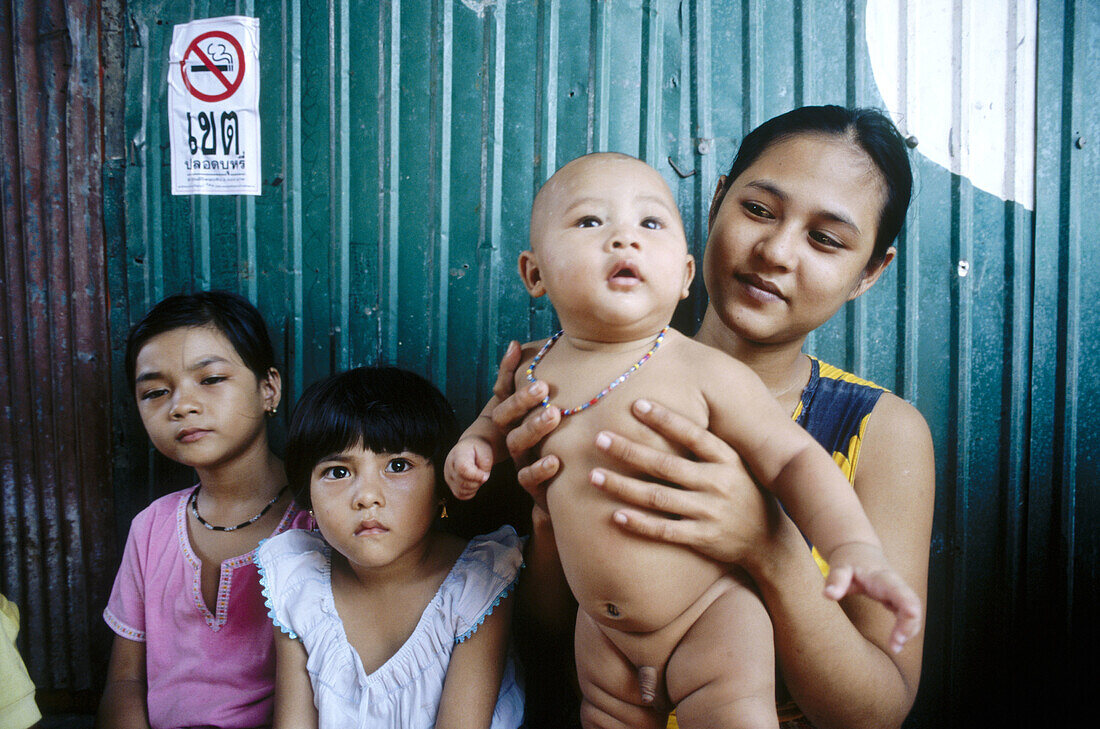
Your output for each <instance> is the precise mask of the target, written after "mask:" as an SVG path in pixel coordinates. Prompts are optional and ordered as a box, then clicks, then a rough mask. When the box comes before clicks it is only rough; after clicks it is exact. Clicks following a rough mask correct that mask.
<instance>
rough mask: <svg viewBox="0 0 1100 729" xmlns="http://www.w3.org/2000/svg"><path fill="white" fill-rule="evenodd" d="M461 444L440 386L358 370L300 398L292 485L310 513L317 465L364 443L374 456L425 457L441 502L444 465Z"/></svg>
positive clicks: (292, 436)
mask: <svg viewBox="0 0 1100 729" xmlns="http://www.w3.org/2000/svg"><path fill="white" fill-rule="evenodd" d="M456 440H458V421H457V420H455V415H454V411H453V410H451V406H450V404H449V403H448V402H447V399H446V398H445V397H443V394H442V393H441V392H440V391H439V390H437V389H436V387H435V385H433V384H432V383H430V382H428V381H427V380H425V379H424V378H423V377H421V376H420V375H417V374H414V373H412V372H408V371H406V370H401V369H397V368H396V367H358V368H356V369H353V370H348V371H347V372H341V373H340V374H337V375H332V376H331V377H327V378H325V379H323V380H321V381H320V382H315V383H314V384H312V385H310V386H309V387H308V388H307V389H306V391H305V392H304V393H302V398H301V399H300V400H299V401H298V404H297V405H296V406H295V408H294V415H293V417H291V419H290V431H289V433H288V434H287V441H286V476H287V482H288V483H289V484H290V489H291V491H292V492H293V493H294V500H295V501H296V502H297V503H298V505H299V506H301V507H302V508H305V509H308V508H310V506H311V501H310V497H309V482H310V474H311V473H312V472H313V468H314V466H316V465H317V464H318V463H319V462H320V461H321V460H322V459H323V458H325V457H327V456H330V455H332V454H334V453H341V452H343V451H345V450H347V449H348V448H351V447H353V446H355V445H356V444H361V445H362V447H363V448H366V449H368V450H371V451H373V452H375V453H401V452H402V451H411V452H413V453H416V454H417V455H420V456H423V457H424V458H427V459H428V460H429V461H430V462H431V464H432V466H433V467H434V468H435V492H436V495H437V496H438V497H440V498H446V497H447V495H448V494H449V493H450V491H449V489H448V488H447V485H446V483H444V481H443V461H444V459H446V458H447V453H448V452H449V451H450V450H451V447H452V446H453V445H454V444H455V441H456Z"/></svg>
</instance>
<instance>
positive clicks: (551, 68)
mask: <svg viewBox="0 0 1100 729" xmlns="http://www.w3.org/2000/svg"><path fill="white" fill-rule="evenodd" d="M539 13H540V18H545V24H546V39H545V42H542V39H540V43H539V48H540V50H541V51H542V53H540V55H539V58H538V63H539V70H540V71H541V72H542V77H543V79H544V84H543V86H542V89H543V93H542V97H541V101H542V104H541V109H542V119H541V120H540V122H539V126H538V129H539V130H540V134H541V142H542V144H541V146H540V147H539V149H538V152H539V154H540V158H541V170H539V169H536V170H535V180H534V187H535V189H538V188H539V186H541V185H542V183H543V182H546V180H548V179H550V175H552V174H554V171H555V170H556V169H557V166H558V54H559V53H560V52H561V50H560V47H559V44H560V32H561V31H560V28H561V0H549V2H543V3H539Z"/></svg>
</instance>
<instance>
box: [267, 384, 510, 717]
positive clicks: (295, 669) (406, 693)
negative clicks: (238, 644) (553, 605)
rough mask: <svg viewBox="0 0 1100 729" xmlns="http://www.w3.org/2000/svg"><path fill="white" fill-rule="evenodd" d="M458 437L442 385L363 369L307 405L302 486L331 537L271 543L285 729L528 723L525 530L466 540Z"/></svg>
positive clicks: (296, 479)
mask: <svg viewBox="0 0 1100 729" xmlns="http://www.w3.org/2000/svg"><path fill="white" fill-rule="evenodd" d="M456 435H457V426H456V424H455V420H454V415H453V413H452V411H451V408H450V406H449V405H448V404H447V401H446V400H445V399H444V398H443V396H442V395H441V394H440V393H439V391H438V390H436V389H435V387H433V386H432V385H431V383H429V382H428V381H427V380H424V379H423V378H421V377H419V376H418V375H415V374H412V373H410V372H405V371H402V370H398V369H393V368H359V369H355V370H351V371H348V372H344V373H342V374H339V375H335V376H333V377H330V378H328V379H326V380H323V381H322V382H319V383H317V384H315V385H314V386H312V387H311V388H309V389H308V390H307V391H306V392H305V394H303V396H302V399H301V401H300V402H299V404H298V406H297V409H296V410H295V413H294V417H293V420H292V422H291V426H290V434H289V437H288V440H287V458H286V469H287V478H288V480H289V482H290V485H291V488H292V489H293V490H294V492H295V500H296V501H297V502H298V503H299V504H300V505H302V506H304V507H308V508H311V509H312V511H313V514H314V518H315V519H316V523H317V526H318V528H319V530H320V533H319V534H318V533H317V532H307V531H302V530H291V531H289V532H286V533H284V534H280V535H278V536H276V537H273V538H271V539H269V540H267V541H265V542H263V543H262V544H261V545H260V549H259V552H258V556H257V559H258V562H259V564H260V570H261V575H262V578H261V579H262V582H263V585H264V595H265V596H266V597H267V601H268V602H267V604H268V607H269V609H270V615H271V618H272V620H273V621H274V623H275V643H276V660H277V665H276V678H275V727H294V728H295V729H299V728H300V727H341V728H347V727H401V728H402V729H415V728H416V727H425V728H427V727H433V726H434V727H439V729H445V728H447V727H493V728H494V729H498V728H499V729H514V728H515V727H518V726H520V724H522V722H523V692H522V689H521V688H520V687H519V685H518V684H517V681H516V675H515V666H514V664H513V661H512V658H511V653H510V648H509V635H508V624H509V619H510V615H511V607H512V601H511V599H509V595H510V593H511V591H512V589H513V587H514V585H515V583H516V579H517V575H518V573H519V570H520V568H521V567H522V565H523V557H522V553H521V548H522V542H521V540H520V539H519V538H518V537H517V536H516V533H515V531H513V530H512V529H511V527H504V528H501V529H499V530H497V531H495V532H493V533H492V534H487V535H484V536H480V537H475V538H474V539H472V540H470V541H469V542H467V541H466V540H464V539H460V538H459V537H456V536H454V535H451V534H448V533H446V532H443V531H440V530H439V529H437V528H433V527H435V526H438V521H439V518H440V517H441V516H443V517H445V515H446V508H445V501H444V498H445V494H446V487H445V486H444V485H443V480H442V473H441V471H442V464H443V459H444V458H445V457H446V454H447V451H448V450H449V448H450V447H451V445H452V444H453V443H454V440H455V437H456Z"/></svg>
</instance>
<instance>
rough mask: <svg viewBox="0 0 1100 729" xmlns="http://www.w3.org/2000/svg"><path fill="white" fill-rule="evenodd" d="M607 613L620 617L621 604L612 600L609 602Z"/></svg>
mask: <svg viewBox="0 0 1100 729" xmlns="http://www.w3.org/2000/svg"><path fill="white" fill-rule="evenodd" d="M607 614H608V615H610V616H611V617H613V618H617V617H619V614H620V613H619V606H618V605H616V604H615V603H612V602H609V603H607Z"/></svg>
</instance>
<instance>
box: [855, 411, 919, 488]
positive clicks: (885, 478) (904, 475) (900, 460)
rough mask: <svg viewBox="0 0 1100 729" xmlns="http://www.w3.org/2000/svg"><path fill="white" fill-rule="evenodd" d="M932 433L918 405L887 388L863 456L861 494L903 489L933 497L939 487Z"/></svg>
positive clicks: (859, 475) (869, 427)
mask: <svg viewBox="0 0 1100 729" xmlns="http://www.w3.org/2000/svg"><path fill="white" fill-rule="evenodd" d="M933 459H934V453H933V445H932V433H931V431H930V430H929V429H928V423H927V422H926V421H925V419H924V416H923V415H921V413H920V411H919V410H917V408H916V407H915V406H914V405H913V404H911V403H909V402H907V401H905V400H903V399H902V398H900V397H898V396H897V395H895V394H893V393H890V392H886V393H883V395H882V397H880V398H879V401H878V403H877V404H876V405H875V408H874V410H872V411H871V419H870V421H869V422H868V424H867V430H866V432H865V433H864V437H863V446H862V449H861V451H860V457H859V470H858V471H857V472H856V480H855V484H854V485H855V488H856V491H857V492H860V495H861V498H866V497H867V496H869V495H870V493H869V492H883V491H886V492H891V491H894V489H903V490H905V491H906V492H907V494H908V497H909V498H913V497H915V496H919V497H921V498H927V499H929V500H931V497H932V494H933V492H934V489H935V465H934V460H933Z"/></svg>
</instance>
